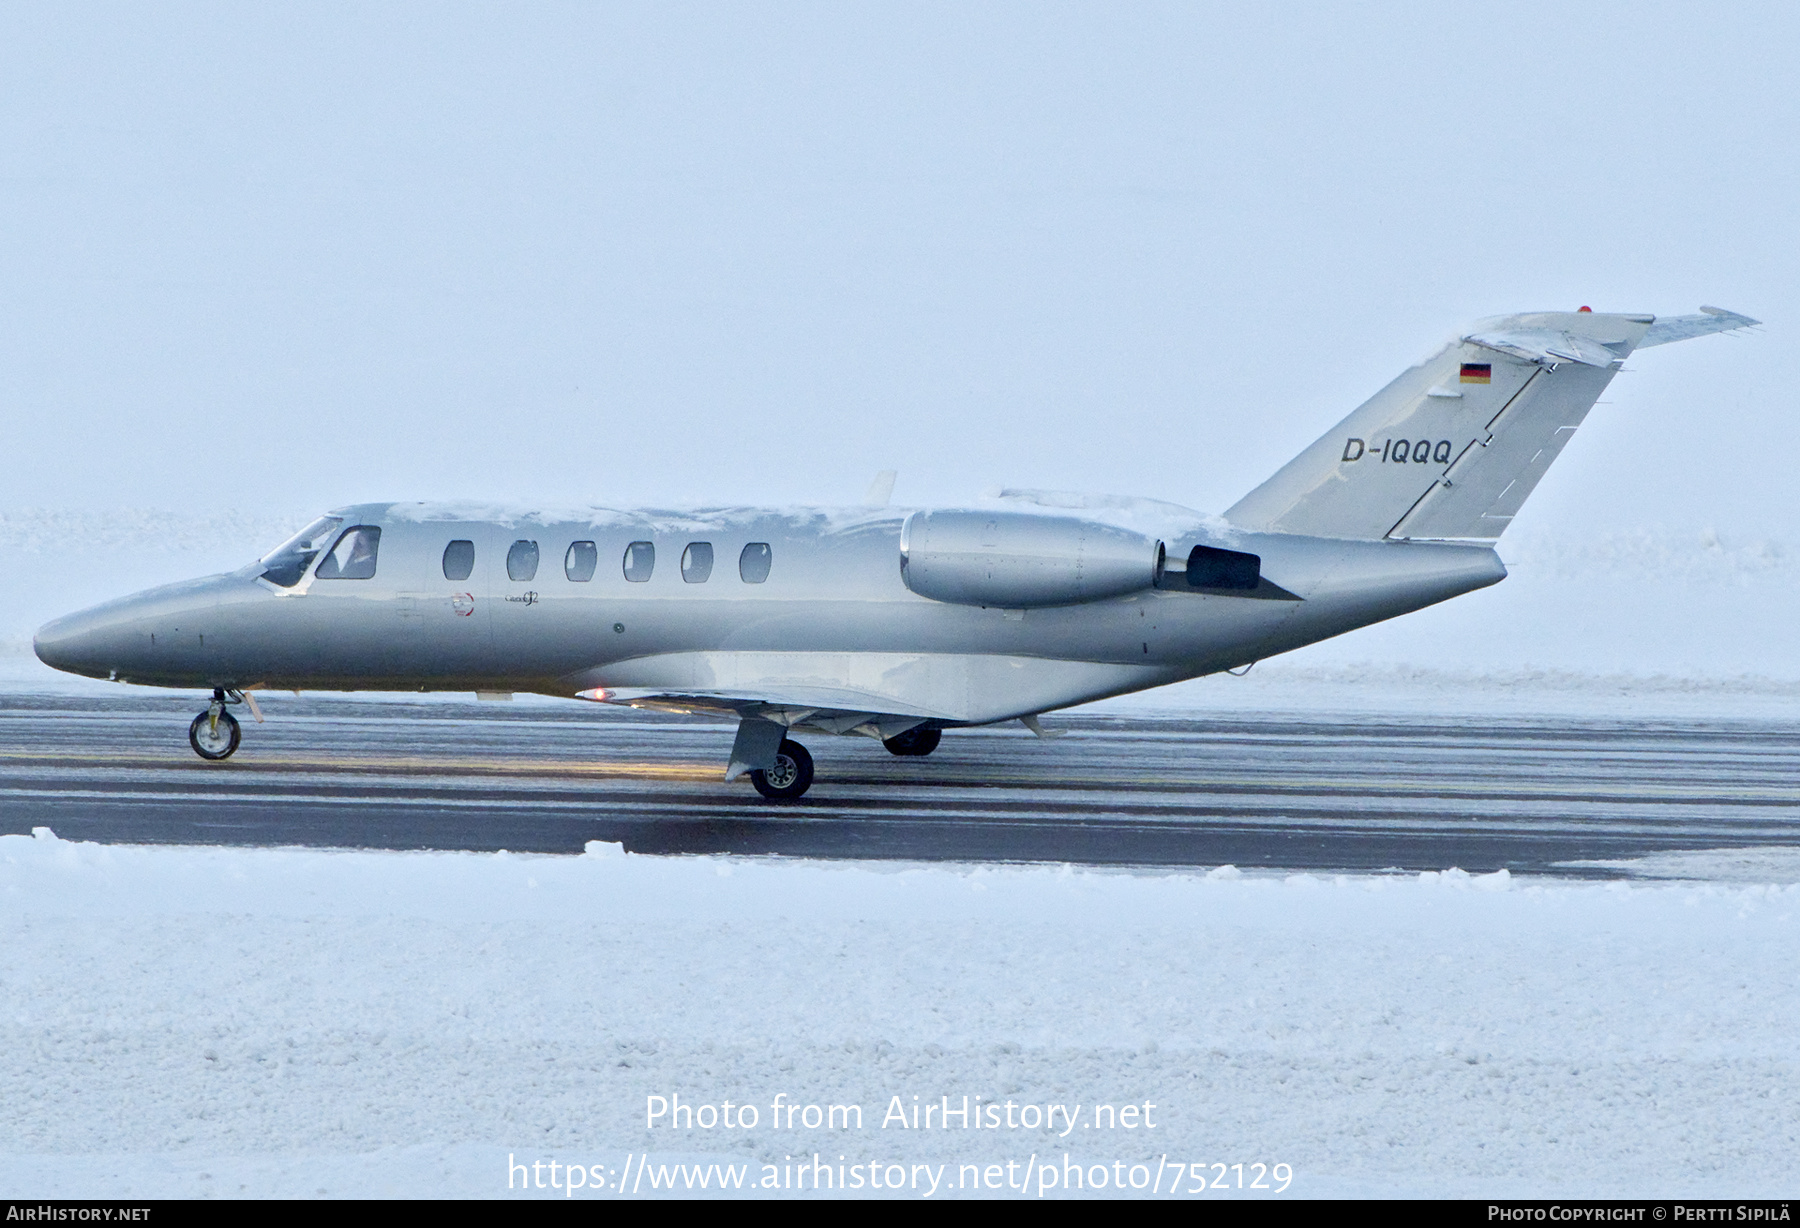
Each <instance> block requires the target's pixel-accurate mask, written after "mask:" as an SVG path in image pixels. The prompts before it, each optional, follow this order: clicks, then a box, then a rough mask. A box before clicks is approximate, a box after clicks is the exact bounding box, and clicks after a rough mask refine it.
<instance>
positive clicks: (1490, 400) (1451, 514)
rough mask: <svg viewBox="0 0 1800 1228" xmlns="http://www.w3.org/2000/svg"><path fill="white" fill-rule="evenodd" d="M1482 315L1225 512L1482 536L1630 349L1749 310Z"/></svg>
mask: <svg viewBox="0 0 1800 1228" xmlns="http://www.w3.org/2000/svg"><path fill="white" fill-rule="evenodd" d="M1701 311H1702V313H1703V314H1701V315H1697V316H1678V317H1675V318H1672V319H1661V320H1659V319H1657V318H1656V317H1655V316H1648V315H1608V314H1602V313H1599V312H1592V311H1587V310H1585V309H1584V310H1582V311H1579V312H1535V313H1531V314H1527V315H1516V316H1502V317H1499V318H1496V319H1491V320H1483V321H1481V322H1480V323H1478V324H1477V325H1475V327H1474V328H1473V329H1472V330H1471V331H1470V332H1468V333H1467V334H1465V335H1464V336H1462V337H1460V338H1458V339H1457V340H1455V341H1452V342H1451V343H1450V344H1449V345H1446V346H1445V347H1444V348H1443V349H1441V350H1439V351H1438V352H1437V353H1436V354H1434V355H1432V356H1431V357H1430V358H1428V359H1426V360H1425V361H1424V362H1422V363H1420V364H1419V365H1418V366H1415V367H1413V368H1411V369H1410V370H1408V371H1406V372H1404V373H1402V374H1401V375H1400V377H1399V378H1397V379H1396V380H1394V381H1393V383H1391V384H1389V385H1388V386H1387V387H1386V388H1383V389H1382V390H1381V391H1380V392H1378V393H1376V394H1375V395H1374V396H1373V397H1371V398H1369V400H1367V401H1365V402H1364V403H1363V404H1362V405H1361V406H1360V407H1359V408H1358V409H1357V410H1356V411H1355V412H1354V413H1352V414H1351V415H1350V416H1349V417H1348V418H1345V419H1344V420H1343V421H1342V422H1341V423H1339V424H1338V425H1337V426H1336V427H1335V428H1333V430H1332V431H1331V432H1330V433H1329V434H1327V435H1325V436H1324V437H1323V438H1321V439H1320V440H1318V441H1317V442H1316V443H1314V444H1313V445H1312V446H1311V447H1309V448H1307V449H1306V450H1305V451H1304V452H1302V453H1301V454H1300V455H1299V456H1296V457H1295V458H1294V459H1293V460H1291V461H1289V462H1288V463H1287V464H1286V465H1284V466H1282V468H1281V469H1280V470H1279V471H1278V472H1276V474H1275V476H1273V477H1271V478H1270V479H1269V480H1268V481H1266V482H1264V483H1263V484H1262V485H1261V486H1258V487H1257V488H1256V489H1255V490H1253V491H1251V492H1250V493H1249V494H1247V495H1245V496H1244V497H1243V498H1242V499H1240V500H1238V501H1237V503H1236V504H1234V505H1233V506H1232V507H1231V509H1230V510H1229V511H1227V512H1226V513H1225V518H1226V519H1227V520H1229V521H1230V522H1231V523H1233V524H1235V525H1238V526H1239V527H1241V528H1246V529H1255V530H1262V531H1267V532H1276V533H1300V534H1306V535H1309V536H1317V537H1346V538H1359V539H1380V538H1395V539H1411V538H1419V539H1429V540H1439V541H1445V540H1447V541H1476V542H1489V543H1491V542H1493V541H1495V540H1496V539H1498V538H1499V536H1500V534H1501V533H1503V532H1505V530H1506V526H1507V525H1508V524H1510V523H1511V522H1512V518H1513V516H1514V515H1516V514H1517V512H1518V510H1519V508H1520V507H1521V506H1522V505H1523V504H1524V502H1525V498H1526V496H1528V495H1529V494H1530V493H1531V492H1532V490H1533V489H1535V488H1536V486H1537V484H1538V481H1539V479H1541V478H1542V477H1543V476H1544V473H1545V471H1546V470H1548V469H1549V467H1550V463H1551V462H1552V461H1554V460H1555V459H1556V457H1557V456H1558V454H1560V453H1561V451H1562V449H1563V447H1564V445H1566V444H1567V443H1568V441H1569V439H1570V437H1572V436H1573V435H1574V433H1575V429H1576V428H1577V427H1578V426H1580V425H1581V422H1582V419H1584V418H1585V417H1587V412H1588V410H1589V409H1591V408H1592V407H1593V405H1594V402H1595V401H1596V400H1598V399H1599V397H1600V394H1601V393H1602V392H1604V391H1605V390H1606V386H1607V384H1609V383H1611V382H1612V377H1613V376H1614V375H1615V374H1616V373H1617V372H1618V370H1619V368H1620V365H1621V363H1622V362H1623V360H1624V359H1625V357H1626V356H1627V355H1629V354H1630V353H1631V352H1632V351H1633V350H1636V349H1639V348H1641V347H1643V346H1647V345H1661V344H1664V343H1665V342H1669V341H1680V340H1685V339H1686V338H1689V337H1698V336H1702V335H1704V334H1706V333H1712V332H1724V331H1728V330H1731V329H1736V328H1744V327H1747V326H1749V325H1752V324H1755V323H1757V322H1758V321H1756V320H1752V319H1751V318H1750V317H1748V316H1741V315H1737V314H1735V313H1732V312H1728V311H1721V310H1719V309H1718V308H1716V307H1703V308H1701Z"/></svg>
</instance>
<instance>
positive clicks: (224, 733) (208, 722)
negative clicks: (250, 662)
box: [188, 690, 244, 762]
mask: <svg viewBox="0 0 1800 1228" xmlns="http://www.w3.org/2000/svg"><path fill="white" fill-rule="evenodd" d="M226 702H227V701H226V698H225V692H224V691H223V690H216V691H214V692H213V697H212V702H211V703H210V704H208V705H206V711H204V712H202V713H201V714H200V715H199V716H196V717H195V718H194V723H193V724H191V725H189V726H188V745H190V746H192V747H193V748H194V753H195V754H196V755H199V756H200V757H201V758H202V759H210V760H213V761H215V762H216V761H217V760H220V759H229V758H231V756H232V753H233V752H234V751H236V750H237V748H238V742H239V741H240V740H241V739H242V738H243V736H244V731H243V730H242V729H240V728H239V727H238V722H237V717H235V716H233V715H231V713H229V712H227V711H225V704H226Z"/></svg>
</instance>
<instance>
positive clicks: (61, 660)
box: [31, 610, 114, 678]
mask: <svg viewBox="0 0 1800 1228" xmlns="http://www.w3.org/2000/svg"><path fill="white" fill-rule="evenodd" d="M110 621H111V620H109V619H107V618H106V617H105V616H103V615H99V614H96V612H94V611H92V610H83V611H81V612H80V613H77V614H68V615H65V616H64V617H62V618H56V619H52V620H51V621H49V622H47V623H45V624H44V625H43V626H42V627H39V628H38V633H37V634H36V635H35V636H33V637H32V640H31V646H32V648H33V650H34V651H36V653H37V657H38V660H40V661H42V662H43V663H44V664H45V665H48V666H49V667H50V668H51V669H60V670H62V671H63V672H64V673H69V674H84V675H86V676H87V677H89V678H104V677H106V676H107V674H108V673H109V672H110V671H111V670H112V669H113V668H114V667H113V666H112V665H111V664H110V663H109V662H108V661H107V660H106V657H107V655H108V649H109V647H112V645H111V640H112V639H113V637H112V636H111V635H109V634H108V630H109V628H108V623H109V622H110Z"/></svg>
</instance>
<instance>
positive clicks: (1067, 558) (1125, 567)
mask: <svg viewBox="0 0 1800 1228" xmlns="http://www.w3.org/2000/svg"><path fill="white" fill-rule="evenodd" d="M1162 564H1163V544H1162V543H1161V542H1159V541H1156V540H1155V539H1154V538H1149V537H1145V536H1143V535H1142V534H1140V533H1133V532H1131V531H1130V530H1129V529H1117V528H1114V527H1112V526H1111V525H1104V524H1096V523H1094V522H1093V521H1090V520H1078V519H1075V518H1074V517H1070V516H1036V515H1032V514H1030V513H1025V512H959V511H931V512H914V513H913V514H912V515H910V516H908V517H907V518H906V521H905V523H904V524H902V525H901V527H900V575H901V577H902V579H904V580H905V581H906V587H907V588H909V589H911V590H912V591H913V592H915V593H917V594H919V596H921V597H929V598H931V599H932V600H933V601H948V602H953V603H955V604H957V605H982V606H998V607H1000V608H1003V609H1030V608H1033V607H1037V606H1053V605H1076V604H1078V603H1080V602H1083V601H1099V600H1102V599H1103V598H1107V597H1118V596H1122V595H1124V594H1126V593H1135V592H1138V591H1139V590H1141V589H1147V588H1151V587H1153V586H1154V585H1155V584H1156V580H1157V577H1158V575H1159V574H1160V573H1161V570H1162Z"/></svg>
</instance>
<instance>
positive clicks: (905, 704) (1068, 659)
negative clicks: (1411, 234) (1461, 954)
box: [36, 307, 1757, 800]
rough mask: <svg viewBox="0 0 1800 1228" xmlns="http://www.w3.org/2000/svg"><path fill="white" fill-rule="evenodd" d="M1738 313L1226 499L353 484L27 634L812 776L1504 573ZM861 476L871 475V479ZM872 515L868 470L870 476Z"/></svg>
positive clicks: (1653, 339) (1548, 363)
mask: <svg viewBox="0 0 1800 1228" xmlns="http://www.w3.org/2000/svg"><path fill="white" fill-rule="evenodd" d="M1756 323H1757V321H1755V320H1752V319H1750V318H1749V317H1748V316H1742V315H1737V314H1734V313H1732V312H1728V311H1721V310H1718V309H1717V308H1712V307H1703V308H1701V310H1700V314H1698V315H1690V316H1678V317H1674V318H1664V319H1658V318H1656V317H1654V316H1649V315H1616V314H1602V313H1599V312H1592V311H1589V310H1588V309H1587V308H1585V307H1584V308H1582V309H1581V310H1580V311H1578V312H1539V313H1533V314H1528V315H1515V316H1506V317H1502V318H1498V319H1492V320H1484V321H1482V322H1481V323H1479V324H1477V325H1475V326H1474V327H1473V328H1472V329H1471V330H1470V331H1469V332H1467V333H1466V334H1464V335H1462V336H1460V337H1458V338H1457V339H1455V340H1454V341H1452V342H1450V343H1449V344H1448V345H1446V346H1445V347H1444V348H1443V349H1441V350H1439V351H1438V352H1437V353H1436V354H1434V355H1432V356H1431V357H1430V358H1427V359H1426V360H1425V361H1423V362H1421V363H1419V364H1418V365H1417V366H1415V367H1412V368H1410V369H1408V370H1407V371H1404V372H1402V373H1401V375H1400V376H1399V377H1398V378H1397V379H1395V380H1394V381H1393V382H1392V383H1391V384H1389V385H1388V386H1387V387H1386V388H1383V389H1382V390H1381V391H1380V392H1378V393H1376V394H1375V395H1374V396H1373V397H1371V398H1370V399H1369V400H1368V401H1366V402H1365V403H1364V404H1363V405H1362V406H1361V407H1360V408H1359V409H1357V410H1356V411H1355V412H1354V413H1352V414H1351V415H1350V416H1349V417H1348V418H1346V419H1344V421H1343V422H1341V423H1339V424H1338V425H1337V426H1336V427H1333V428H1332V429H1331V431H1330V432H1328V433H1327V434H1326V435H1325V436H1324V437H1323V438H1321V439H1320V440H1319V441H1318V442H1317V443H1314V444H1313V445H1312V446H1311V447H1309V448H1307V449H1306V450H1305V451H1304V452H1302V453H1300V455H1299V456H1297V457H1295V458H1294V459H1293V460H1292V461H1290V462H1288V463H1287V464H1286V465H1285V466H1283V467H1282V468H1281V470H1280V471H1279V472H1277V473H1276V474H1275V475H1274V476H1273V477H1271V478H1270V479H1269V480H1268V481H1266V482H1264V483H1263V484H1262V485H1260V486H1258V487H1257V488H1256V489H1255V490H1252V491H1251V492H1250V493H1249V494H1247V495H1245V496H1244V497H1243V498H1242V499H1240V500H1238V502H1237V503H1236V504H1235V505H1233V506H1232V507H1231V508H1230V510H1228V511H1227V512H1226V513H1225V515H1224V517H1223V518H1218V517H1209V516H1205V515H1202V514H1199V513H1196V512H1192V511H1189V510H1187V509H1184V508H1180V507H1176V506H1173V505H1170V504H1163V503H1153V502H1149V501H1145V500H1109V499H1104V498H1082V497H1073V496H1057V495H1053V494H1048V493H1045V492H1032V491H1014V492H1007V493H1006V494H1005V495H1003V496H1002V500H1001V502H1002V504H1003V505H1004V506H1002V507H1000V508H998V509H994V508H981V509H959V508H943V509H929V510H927V509H921V510H914V511H903V510H890V509H889V508H887V507H886V506H871V507H863V508H856V509H848V510H801V511H791V510H755V509H725V510H717V511H697V512H658V511H634V512H628V511H611V510H599V509H584V510H582V511H579V512H573V513H548V512H534V511H508V510H496V509H486V508H472V507H463V506H451V505H442V504H429V503H425V504H421V503H366V504H358V505H355V506H352V507H345V508H340V509H338V510H336V511H333V512H331V513H330V514H328V515H325V516H322V517H320V518H319V519H318V520H317V521H315V522H314V523H312V524H310V525H308V526H307V527H306V528H305V529H303V530H301V531H300V533H298V534H297V535H296V536H295V537H294V538H293V539H292V540H291V541H288V542H286V543H285V544H283V545H282V546H280V547H278V548H277V549H276V550H275V551H274V552H273V553H271V554H268V555H266V556H264V557H263V558H262V559H260V560H258V561H257V562H255V563H252V564H250V565H248V566H246V567H243V568H241V569H239V570H237V571H234V572H231V573H228V574H225V575H218V576H209V577H206V578H204V579H199V580H192V581H188V582H186V583H182V584H173V585H169V586H166V587H163V588H156V589H151V590H149V591H147V592H143V593H139V594H137V595H135V596H131V597H126V598H123V599H121V600H118V601H113V602H109V603H107V604H105V605H101V606H96V607H94V608H93V609H89V610H84V611H82V612H80V613H77V614H71V615H69V616H67V617H65V618H60V619H57V620H55V621H54V622H51V623H49V624H47V625H46V626H45V627H43V628H42V629H41V630H40V631H39V632H38V634H37V639H36V648H37V654H38V656H39V657H40V658H42V659H43V661H44V662H45V663H46V664H49V665H52V666H55V667H56V668H57V669H62V670H68V671H70V672H72V673H77V674H85V675H88V676H89V677H96V678H109V679H115V680H117V681H120V682H131V683H140V684H145V685H150V686H162V687H195V688H210V689H211V691H212V700H211V702H210V703H209V704H208V705H207V708H206V710H205V711H203V712H202V713H200V715H198V716H196V717H195V718H194V720H193V724H192V725H191V727H190V729H189V731H188V737H189V741H190V743H191V744H192V746H193V748H194V750H195V751H196V752H197V753H199V754H200V755H201V756H202V757H203V758H206V759H214V760H218V759H225V758H227V757H228V756H230V755H231V754H232V752H234V751H235V750H236V749H237V747H238V741H239V737H240V730H239V726H238V722H237V721H236V719H235V718H234V717H233V716H232V715H231V713H230V712H229V711H228V710H227V709H228V706H230V705H235V704H238V703H244V702H248V703H249V704H250V705H251V707H252V709H254V708H255V699H254V692H255V691H256V690H257V689H259V688H264V687H268V688H281V689H291V690H302V689H305V690H344V691H351V690H405V691H444V690H456V691H475V692H477V693H481V694H507V695H510V694H511V693H513V692H536V693H540V694H545V695H560V696H567V697H573V698H578V699H587V700H597V701H600V702H603V703H615V704H629V705H631V706H633V707H639V708H655V709H663V710H667V711H676V712H688V713H709V714H716V715H729V716H732V717H735V718H736V719H737V720H738V732H737V739H736V742H735V744H734V745H733V746H732V749H731V756H730V760H729V765H728V766H727V768H726V771H725V779H727V780H732V779H735V778H736V777H738V776H740V775H744V774H748V775H749V777H750V779H751V782H752V783H753V784H754V785H755V787H756V789H757V790H758V791H759V792H760V793H761V794H762V795H763V796H764V797H767V798H771V799H778V800H785V799H791V798H797V797H799V796H800V795H801V794H803V793H805V792H806V790H807V788H808V786H809V785H811V783H812V778H813V767H812V758H811V756H810V755H809V754H808V753H807V752H806V750H805V748H804V747H802V746H801V745H800V744H799V743H798V742H796V741H794V740H793V738H792V737H791V736H790V735H791V734H793V733H795V732H797V731H802V730H811V731H814V732H818V733H833V734H862V735H865V736H868V737H874V738H879V739H880V740H881V741H882V742H883V743H884V744H885V745H886V747H887V748H888V749H889V750H890V751H892V752H893V753H895V754H897V755H928V754H930V753H931V752H932V751H933V750H934V749H935V748H936V747H937V745H938V741H939V738H940V736H941V731H943V730H945V729H953V728H960V727H964V726H970V725H987V724H993V723H995V722H998V721H1009V720H1018V721H1021V722H1023V723H1024V724H1025V725H1026V726H1027V727H1028V728H1030V729H1031V730H1032V731H1033V732H1035V733H1038V734H1040V735H1042V734H1043V730H1042V727H1041V726H1040V725H1039V724H1038V722H1037V718H1038V716H1039V715H1040V714H1042V713H1044V712H1049V711H1051V710H1053V709H1057V708H1065V707H1068V706H1070V705H1073V704H1081V703H1087V702H1089V701H1091V700H1096V699H1102V698H1105V697H1107V696H1110V695H1122V694H1125V693H1128V692H1131V691H1141V690H1144V689H1145V688H1148V687H1155V686H1162V685H1164V684H1166V683H1171V682H1178V681H1181V680H1183V679H1187V678H1195V677H1199V676H1201V675H1204V674H1212V673H1216V672H1219V671H1221V670H1228V669H1235V668H1239V667H1242V666H1246V665H1249V664H1251V663H1252V662H1255V661H1258V660H1262V659H1265V658H1268V657H1271V656H1274V655H1275V654H1276V653H1282V652H1288V651H1290V650H1292V649H1295V648H1299V647H1301V646H1303V645H1306V644H1312V643H1316V642H1317V641H1319V640H1322V639H1326V638H1328V637H1330V636H1335V635H1341V634H1343V633H1344V632H1346V631H1351V630H1354V629H1355V628H1357V627H1363V626H1367V625H1368V624H1370V623H1375V622H1380V621H1382V620H1383V619H1388V618H1393V617H1395V616H1396V615H1400V614H1405V613H1408V612H1410V611H1413V610H1417V609H1421V608H1423V607H1425V606H1428V605H1432V604H1434V603H1436V602H1439V601H1443V600H1446V599H1447V598H1450V597H1455V596H1458V595H1459V594H1462V593H1466V592H1470V591H1471V590H1473V589H1478V588H1482V587H1485V586H1487V585H1489V584H1493V583H1495V582H1497V581H1499V580H1501V579H1502V578H1504V577H1505V575H1506V568H1505V567H1504V566H1502V565H1501V562H1500V559H1499V557H1498V556H1497V555H1496V554H1495V553H1494V550H1493V546H1494V543H1495V542H1496V541H1497V540H1498V538H1499V537H1500V535H1501V533H1502V532H1504V531H1505V529H1506V526H1507V525H1508V524H1509V523H1510V522H1511V520H1512V518H1513V516H1514V515H1515V514H1516V513H1517V512H1518V510H1519V508H1520V505H1522V504H1523V503H1524V502H1525V498H1526V496H1528V495H1529V494H1530V493H1531V491H1532V489H1533V488H1534V487H1535V486H1536V485H1537V483H1538V481H1539V479H1541V478H1542V477H1543V476H1544V472H1545V470H1546V469H1548V468H1549V466H1550V463H1551V462H1552V461H1553V460H1555V459H1556V457H1557V454H1558V453H1560V452H1561V451H1562V449H1563V447H1564V445H1566V444H1567V443H1568V441H1569V438H1570V436H1571V435H1573V434H1574V432H1575V428H1576V427H1578V426H1579V425H1580V424H1581V421H1582V419H1583V418H1584V417H1586V415H1587V412H1588V410H1589V408H1590V407H1591V406H1592V405H1593V404H1594V401H1595V399H1596V398H1597V397H1599V395H1600V393H1601V392H1602V391H1603V390H1604V389H1605V388H1606V386H1607V384H1608V383H1610V382H1611V380H1612V378H1613V375H1614V374H1615V373H1617V372H1618V370H1619V369H1620V365H1621V363H1622V362H1623V360H1624V359H1625V358H1626V357H1627V356H1628V355H1629V354H1631V353H1632V352H1633V351H1635V350H1640V349H1643V348H1645V347H1647V346H1653V345H1662V344H1664V343H1666V342H1670V341H1679V340H1683V339H1686V338H1689V337H1697V336H1701V335H1703V334H1706V333H1715V332H1725V331H1728V330H1732V329H1737V328H1743V327H1747V326H1750V325H1753V324H1756ZM884 485H885V487H886V488H887V489H880V488H882V487H883V486H884ZM876 486H877V488H878V489H876V490H875V491H872V492H871V493H872V502H874V503H876V504H880V505H885V503H886V501H887V490H888V489H891V487H892V475H891V474H885V475H883V477H882V478H881V479H878V480H877V483H876Z"/></svg>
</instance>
